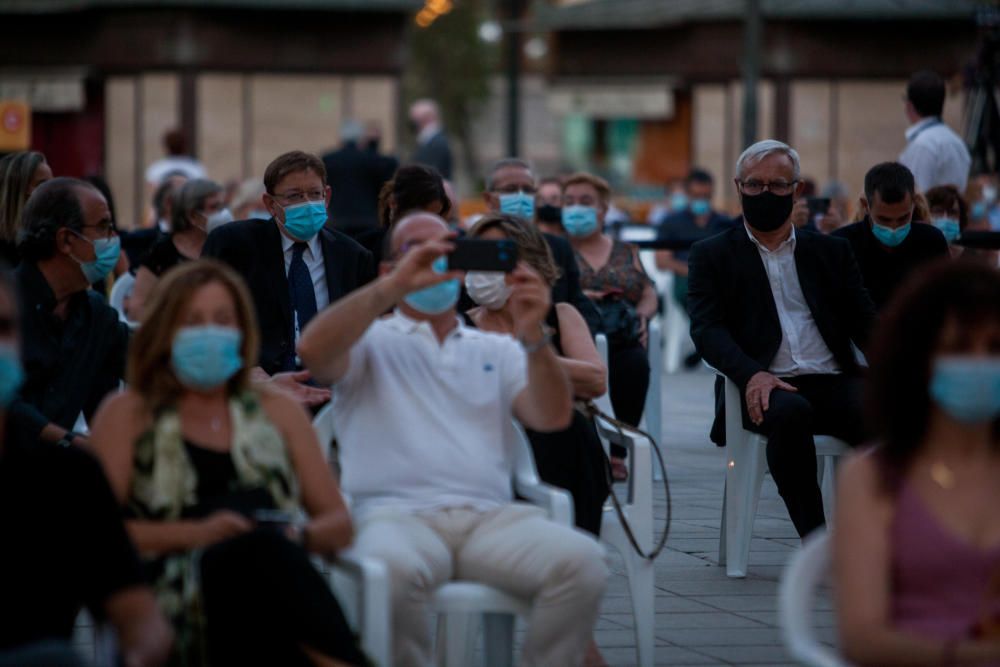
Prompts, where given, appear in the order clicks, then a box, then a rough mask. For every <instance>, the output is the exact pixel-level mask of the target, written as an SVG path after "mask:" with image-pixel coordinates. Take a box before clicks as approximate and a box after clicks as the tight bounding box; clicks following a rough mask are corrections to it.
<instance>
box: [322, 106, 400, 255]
mask: <svg viewBox="0 0 1000 667" xmlns="http://www.w3.org/2000/svg"><path fill="white" fill-rule="evenodd" d="M361 135H362V127H361V125H360V123H358V122H357V121H353V120H351V121H345V122H344V123H343V125H342V126H341V129H340V136H341V140H342V141H343V145H342V146H341V147H340V148H339V149H337V150H335V151H331V152H329V153H327V154H325V155H324V156H323V166H324V167H325V168H326V179H327V183H328V184H329V185H330V188H331V189H332V190H333V193H332V195H331V196H330V207H329V211H330V221H329V224H331V225H333V227H334V228H336V229H338V230H340V231H342V232H344V233H345V234H347V235H348V236H351V237H352V238H353V237H354V236H355V235H356V234H357V233H359V232H364V231H369V230H371V229H373V228H375V227H377V226H378V196H379V192H380V191H381V189H382V184H383V183H385V182H386V181H388V180H389V179H391V178H392V174H393V172H395V171H396V167H397V166H399V163H398V161H397V160H396V158H393V157H390V156H387V155H379V154H378V153H377V152H375V151H372V150H368V148H366V147H362V146H360V145H359V143H358V142H359V141H360V140H361V138H362V137H361Z"/></svg>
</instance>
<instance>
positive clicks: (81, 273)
mask: <svg viewBox="0 0 1000 667" xmlns="http://www.w3.org/2000/svg"><path fill="white" fill-rule="evenodd" d="M21 224H22V229H21V232H20V235H19V237H18V238H19V241H18V250H19V251H20V253H21V257H22V261H21V264H20V266H18V268H17V271H16V278H17V288H18V292H19V296H20V301H21V313H22V334H23V340H24V349H23V353H22V359H23V362H24V371H25V382H24V386H23V387H22V388H21V394H20V399H19V400H18V401H15V403H14V404H13V405H11V413H12V414H13V416H14V418H15V419H16V420H17V421H18V422H19V423H20V425H21V426H22V427H23V428H25V429H26V432H27V434H28V435H29V436H30V437H32V438H41V439H42V440H45V441H47V442H58V441H60V440H63V439H65V440H68V441H70V442H74V443H76V444H81V443H82V442H83V441H84V440H83V438H82V437H80V436H77V435H76V434H74V433H72V428H73V425H74V424H75V423H76V420H77V417H78V416H79V415H80V413H81V411H82V412H83V414H84V416H85V417H86V418H88V419H89V418H90V417H91V415H92V414H93V413H94V411H95V410H96V409H97V406H98V404H99V403H100V402H101V399H103V398H104V396H105V395H107V394H108V392H110V391H113V390H115V389H117V388H118V384H119V382H120V381H121V379H122V378H123V377H124V375H125V355H126V351H127V349H128V338H129V333H128V327H127V326H126V325H125V324H123V323H122V322H120V321H119V320H118V313H117V312H115V310H114V309H113V308H111V307H110V306H109V305H108V304H107V303H106V302H105V300H104V299H103V298H102V297H101V296H100V295H98V294H97V293H96V292H93V291H91V290H89V287H90V285H91V284H92V283H94V282H97V281H99V280H101V279H103V278H104V277H105V276H106V275H107V274H108V272H109V271H111V269H112V268H113V267H114V266H115V264H116V263H117V262H118V254H119V250H120V242H119V240H118V236H117V235H116V234H115V228H114V223H113V221H112V220H111V213H110V212H109V210H108V203H107V201H105V199H104V196H103V195H101V193H100V192H98V191H97V189H96V188H95V187H94V186H92V185H90V184H89V183H86V182H84V181H78V180H76V179H73V178H55V179H52V180H51V181H47V182H46V183H43V184H42V185H41V186H40V187H39V188H38V189H37V190H35V192H34V193H32V195H31V198H30V199H29V200H28V203H27V205H26V206H25V208H24V213H23V215H22V218H21Z"/></svg>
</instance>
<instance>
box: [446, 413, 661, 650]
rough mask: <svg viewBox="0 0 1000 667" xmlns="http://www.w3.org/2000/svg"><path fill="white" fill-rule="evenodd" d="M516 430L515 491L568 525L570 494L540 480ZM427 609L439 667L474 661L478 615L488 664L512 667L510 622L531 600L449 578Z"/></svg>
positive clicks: (528, 608) (520, 432) (523, 438)
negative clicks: (434, 619)
mask: <svg viewBox="0 0 1000 667" xmlns="http://www.w3.org/2000/svg"><path fill="white" fill-rule="evenodd" d="M515 430H516V432H517V451H516V458H515V468H514V479H513V487H514V491H515V492H516V493H517V494H518V495H519V496H521V497H522V498H524V499H525V500H527V501H528V502H530V503H532V504H534V505H538V506H539V507H542V508H543V509H545V510H546V511H547V513H548V516H549V518H550V519H551V520H552V521H554V522H555V523H559V524H562V525H564V526H572V525H573V505H572V502H571V499H570V496H569V494H568V493H566V492H565V491H563V490H561V489H557V488H555V487H553V486H549V485H547V484H543V483H542V482H541V480H539V478H538V471H537V470H536V469H535V460H534V456H533V455H532V453H531V445H530V443H529V442H528V436H527V435H525V433H524V431H523V430H522V429H521V427H520V426H519V425H516V424H515ZM650 589H652V585H650ZM430 607H431V610H432V611H433V612H434V613H436V614H438V622H439V626H438V654H439V658H440V659H442V660H443V665H444V667H467V666H468V665H471V664H473V656H474V654H475V640H476V635H477V632H478V629H479V628H478V623H479V619H480V618H482V619H483V636H484V657H485V659H486V664H487V666H488V667H501V666H504V667H510V666H511V665H513V663H514V622H515V619H516V617H517V616H522V617H524V616H527V614H528V613H529V612H530V611H531V600H526V599H522V598H518V597H516V596H513V595H509V594H507V593H504V592H503V591H500V590H498V589H496V588H493V587H492V586H487V585H485V584H479V583H475V582H471V581H452V582H448V583H446V584H444V585H443V586H441V587H440V588H438V590H437V591H436V592H435V593H434V596H433V597H432V599H431V605H430ZM442 621H443V625H442V624H441V623H442Z"/></svg>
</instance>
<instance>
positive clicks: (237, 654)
mask: <svg viewBox="0 0 1000 667" xmlns="http://www.w3.org/2000/svg"><path fill="white" fill-rule="evenodd" d="M148 305H149V310H148V311H147V312H148V317H147V319H146V321H145V322H144V323H143V325H142V326H141V327H140V328H139V330H138V331H137V332H136V335H135V337H134V338H133V340H132V344H131V346H130V350H129V361H128V373H127V375H128V383H129V386H128V389H126V390H125V391H124V392H122V393H120V394H117V395H115V396H113V397H112V398H110V399H108V400H107V401H106V402H105V404H104V405H103V406H102V407H101V409H100V411H99V413H98V414H97V416H96V417H95V419H94V424H93V429H92V434H91V440H92V442H93V443H94V446H95V448H96V450H97V453H98V455H99V456H100V458H101V459H102V461H103V463H104V467H105V470H106V472H107V475H108V480H109V481H110V483H111V486H112V489H113V490H114V492H115V494H116V496H117V497H118V499H119V500H120V501H121V502H122V503H124V504H125V505H126V513H127V517H128V521H127V526H128V528H129V532H130V534H131V536H132V538H133V540H134V541H135V543H136V546H137V547H138V548H139V551H140V552H141V553H142V554H143V555H144V556H146V557H147V558H149V559H150V561H149V565H150V570H151V574H152V575H153V578H154V580H155V583H154V585H155V589H156V592H157V597H158V600H159V602H160V605H161V607H162V609H163V611H164V612H165V613H166V614H167V615H168V617H170V618H171V619H172V620H173V622H174V626H175V629H176V632H177V655H176V656H175V658H176V662H177V664H184V665H199V664H204V661H205V658H206V657H207V658H208V663H209V664H213V665H224V664H225V665H228V664H274V665H278V664H280V665H344V664H365V659H364V657H363V656H362V655H361V653H360V652H359V650H358V648H357V645H356V642H355V640H354V638H353V637H352V636H351V635H350V633H349V631H348V629H347V625H346V622H345V621H344V618H343V616H342V614H341V612H340V609H339V607H338V605H337V603H336V600H335V599H334V598H333V596H332V594H331V593H330V591H329V589H328V588H327V586H326V584H325V582H324V581H323V580H322V578H321V577H320V576H319V574H318V573H317V572H316V571H315V569H314V568H313V566H312V564H311V562H310V560H309V557H308V553H309V552H312V553H316V554H321V555H326V556H330V555H332V554H334V553H336V552H337V551H338V550H340V549H342V548H344V547H346V546H347V545H348V544H349V543H350V541H351V538H352V526H351V520H350V517H349V515H348V512H347V509H346V507H345V504H344V501H343V498H342V497H341V495H340V491H339V489H338V488H337V484H336V482H335V481H334V479H333V477H332V476H331V474H330V471H329V468H328V467H327V465H326V462H325V461H324V459H323V456H322V453H321V451H320V446H319V443H318V442H317V440H316V436H315V434H314V432H313V429H312V426H311V424H310V422H309V419H308V417H307V416H306V413H305V412H304V411H303V410H302V408H301V407H300V406H299V405H298V404H297V403H296V402H295V401H294V400H292V399H290V398H288V397H286V396H285V395H284V394H281V393H277V392H272V391H268V390H265V389H257V388H254V387H253V386H251V384H250V369H252V368H253V367H254V365H255V364H256V358H255V356H256V350H257V336H258V334H257V324H256V322H255V319H254V314H253V307H252V305H251V301H250V298H249V295H248V294H247V290H246V288H245V287H244V285H243V283H242V282H241V280H240V278H239V277H238V276H237V275H236V274H235V273H233V271H232V270H230V269H229V268H227V267H225V266H223V265H222V264H220V263H218V262H214V261H208V260H200V261H195V262H188V263H186V264H184V265H183V266H180V267H177V268H176V269H174V270H172V271H171V272H169V273H168V274H166V275H164V277H163V279H162V280H161V281H160V283H159V284H158V285H157V288H156V289H155V290H154V292H153V293H152V295H151V298H150V302H149V304H148ZM302 509H304V510H305V512H306V513H307V514H308V516H309V517H310V518H309V520H308V521H300V520H299V516H300V515H301V511H302Z"/></svg>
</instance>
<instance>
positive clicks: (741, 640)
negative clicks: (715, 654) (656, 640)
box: [662, 625, 781, 650]
mask: <svg viewBox="0 0 1000 667" xmlns="http://www.w3.org/2000/svg"><path fill="white" fill-rule="evenodd" d="M662 636H663V637H665V638H666V639H667V641H669V642H670V643H671V644H674V645H676V646H688V647H699V649H698V650H702V649H701V648H700V647H704V646H778V645H780V644H781V636H780V634H779V631H778V629H777V628H768V627H765V626H762V625H761V626H758V627H755V628H724V629H720V628H677V629H674V630H671V631H670V632H669V633H662Z"/></svg>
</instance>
